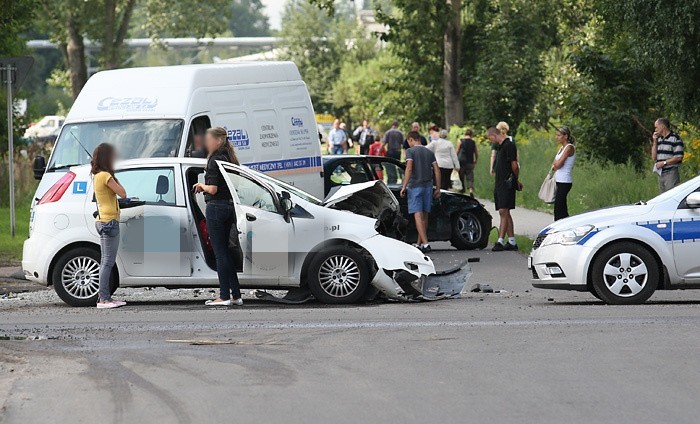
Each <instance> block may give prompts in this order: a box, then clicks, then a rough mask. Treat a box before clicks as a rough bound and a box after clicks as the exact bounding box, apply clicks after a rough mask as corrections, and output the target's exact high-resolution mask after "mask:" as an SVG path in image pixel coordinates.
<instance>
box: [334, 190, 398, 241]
mask: <svg viewBox="0 0 700 424" xmlns="http://www.w3.org/2000/svg"><path fill="white" fill-rule="evenodd" d="M323 206H325V207H327V208H330V209H337V210H344V211H348V212H352V213H355V214H358V215H362V216H366V217H369V218H374V219H376V220H377V226H376V229H377V232H378V233H379V234H382V235H385V236H387V237H392V238H396V239H402V238H403V235H404V234H405V232H406V227H407V224H408V221H406V219H405V218H404V217H403V216H402V215H401V213H400V210H399V201H398V200H396V197H395V196H394V194H393V193H392V192H391V190H390V189H389V187H387V185H386V184H385V183H384V181H379V180H377V181H368V182H366V183H359V184H351V185H347V186H340V187H337V188H334V189H333V190H331V192H330V193H328V196H327V197H326V199H325V200H324V201H323Z"/></svg>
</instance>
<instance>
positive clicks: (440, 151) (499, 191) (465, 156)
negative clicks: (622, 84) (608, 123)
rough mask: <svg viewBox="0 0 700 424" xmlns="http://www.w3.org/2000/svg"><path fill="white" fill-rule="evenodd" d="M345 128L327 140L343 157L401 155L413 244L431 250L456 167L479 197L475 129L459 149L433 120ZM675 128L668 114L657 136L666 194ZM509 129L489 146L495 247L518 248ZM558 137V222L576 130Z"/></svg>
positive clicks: (678, 146) (676, 159) (569, 182)
mask: <svg viewBox="0 0 700 424" xmlns="http://www.w3.org/2000/svg"><path fill="white" fill-rule="evenodd" d="M343 125H344V124H342V123H341V122H340V120H338V119H336V120H335V122H333V128H332V129H331V131H330V133H329V135H328V137H327V146H328V153H330V154H346V153H348V151H349V149H351V148H353V146H354V145H355V144H356V145H357V147H356V151H357V153H359V154H369V155H373V156H387V157H391V158H394V159H398V160H400V159H401V158H402V156H404V157H405V160H406V175H405V176H404V179H403V183H402V190H401V195H402V196H407V200H408V209H409V213H410V214H412V215H413V216H414V219H415V222H416V229H417V230H418V239H417V240H416V243H415V245H416V246H417V247H419V248H421V249H423V250H426V249H429V243H428V239H427V236H426V234H427V223H428V214H429V213H430V209H431V205H432V199H433V198H438V197H439V196H440V190H441V189H442V190H448V189H450V188H452V174H453V172H454V171H457V174H458V178H459V182H460V183H461V187H462V192H463V193H469V195H471V196H472V197H473V196H474V169H475V167H476V165H477V162H478V160H479V149H478V145H477V143H476V142H475V141H474V139H473V136H474V133H473V131H472V130H471V129H467V130H466V131H465V133H464V136H463V137H462V138H460V140H459V141H458V143H457V148H456V149H455V145H454V144H453V143H452V141H450V140H449V139H448V138H449V132H448V131H447V130H446V129H441V128H440V127H438V126H437V125H434V124H431V125H429V127H428V137H427V138H426V137H425V136H423V135H422V134H421V126H420V124H419V123H418V122H413V123H411V126H410V131H409V132H408V134H407V136H406V137H404V134H403V133H402V132H401V130H400V129H399V126H400V123H399V122H398V121H394V122H393V123H392V125H391V128H390V129H389V130H387V131H386V132H385V133H384V136H383V137H381V136H380V134H379V132H378V131H377V130H375V129H374V128H372V126H371V125H370V122H369V121H368V120H367V119H365V120H363V121H362V125H360V126H358V127H357V128H356V129H355V130H354V131H353V132H352V134H349V133H348V132H347V131H346V130H345V128H344V126H343ZM671 128H672V126H671V123H670V122H669V120H668V119H667V118H659V119H658V120H657V121H656V122H655V125H654V132H653V134H652V149H651V155H652V159H653V160H654V171H655V172H656V173H657V174H658V180H659V191H660V192H661V193H663V192H665V191H667V190H670V189H671V188H673V187H675V186H676V185H678V184H679V183H680V173H679V167H680V165H681V163H682V161H683V154H684V149H683V147H684V146H683V141H682V140H681V138H680V136H679V135H678V134H677V133H675V132H674V131H673V130H672V129H671ZM509 131H510V127H509V125H508V123H506V122H503V121H502V122H499V123H498V124H496V125H495V126H493V127H490V128H488V130H487V132H486V136H487V138H488V140H489V142H490V143H491V158H490V164H489V170H490V173H491V176H493V178H494V190H493V200H494V203H495V208H496V210H497V212H498V215H499V218H500V225H499V228H498V240H497V241H496V243H495V244H494V246H493V248H492V250H493V251H496V252H499V251H506V250H518V246H517V243H516V239H515V231H514V223H513V217H512V215H511V210H513V209H515V204H516V197H517V196H516V193H517V192H518V191H521V190H522V189H523V185H522V183H520V181H519V176H520V155H519V154H518V148H517V145H516V141H515V138H514V137H513V136H511V135H509V134H508V133H509ZM555 140H556V143H557V145H558V150H557V153H556V154H555V156H554V158H553V160H552V165H551V170H550V171H551V173H553V182H554V184H555V186H554V187H555V188H554V195H553V196H552V200H551V203H553V207H554V220H555V221H558V220H560V219H564V218H566V217H568V216H569V207H568V196H569V193H570V191H571V189H572V187H573V169H574V164H575V161H576V138H575V137H574V135H573V134H572V131H571V128H569V127H568V126H561V127H558V128H557V129H556V131H555ZM388 177H390V178H389V181H387V183H388V184H394V183H397V179H396V176H388ZM433 188H434V190H433ZM547 201H548V202H550V200H547Z"/></svg>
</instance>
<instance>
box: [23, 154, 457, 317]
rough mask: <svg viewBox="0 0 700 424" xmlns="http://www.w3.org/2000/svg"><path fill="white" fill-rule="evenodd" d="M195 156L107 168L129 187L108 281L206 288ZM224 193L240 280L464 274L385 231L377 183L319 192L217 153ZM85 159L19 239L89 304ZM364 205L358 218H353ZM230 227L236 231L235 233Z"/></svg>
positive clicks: (336, 297) (340, 292)
mask: <svg viewBox="0 0 700 424" xmlns="http://www.w3.org/2000/svg"><path fill="white" fill-rule="evenodd" d="M205 165H206V162H205V160H203V159H189V158H163V159H141V160H134V161H126V162H122V163H120V164H119V169H118V171H117V173H116V175H117V178H118V179H119V181H120V182H121V183H122V184H123V185H124V187H125V189H126V192H127V194H128V195H129V196H133V197H134V198H138V201H132V202H125V203H124V204H123V205H122V223H121V234H120V237H121V240H120V246H119V251H118V255H117V262H116V267H115V269H114V273H113V275H112V289H113V290H116V289H117V287H119V286H121V287H155V286H161V287H168V288H188V287H191V288H194V287H216V286H217V285H218V283H217V276H216V271H215V267H216V265H215V261H214V256H213V252H212V250H211V246H210V245H209V241H208V235H207V232H206V231H207V230H206V223H205V221H204V213H203V212H204V207H205V205H204V199H203V198H202V197H201V195H195V194H192V193H191V192H190V190H188V188H189V187H192V185H193V184H194V183H196V182H198V181H199V182H202V181H203V178H204V168H205ZM219 166H220V167H221V170H222V172H223V174H224V176H225V179H226V182H227V184H228V185H229V187H230V188H231V192H232V193H234V201H235V203H236V213H237V217H238V225H237V230H238V231H237V232H232V237H231V238H232V242H231V249H232V250H233V251H234V255H235V257H236V263H237V266H238V271H239V277H240V282H241V286H242V287H243V288H257V289H283V290H284V289H287V290H292V291H294V290H297V291H303V290H308V291H309V292H310V293H312V294H313V296H314V297H315V298H316V299H318V300H319V301H321V302H325V303H352V302H357V301H360V300H362V299H370V298H372V297H374V296H377V295H382V296H384V297H386V298H389V299H397V300H411V299H436V298H442V297H448V296H453V295H457V294H459V293H460V292H461V290H462V288H463V287H464V285H465V284H466V280H467V279H468V277H469V275H470V270H469V268H468V267H458V268H456V269H453V270H450V271H449V272H445V273H444V274H449V275H437V274H436V272H435V267H434V265H433V262H432V261H431V260H430V258H429V257H427V256H425V255H424V254H423V253H421V252H420V251H419V250H418V249H416V248H414V247H412V246H410V245H408V244H406V243H403V242H400V241H397V240H395V239H393V238H390V237H387V236H385V235H383V234H388V232H391V231H400V230H401V226H402V222H400V219H401V218H400V217H398V214H397V211H398V202H397V200H396V198H395V197H394V196H393V195H392V194H391V192H390V191H389V190H388V189H387V188H386V186H385V185H384V183H383V182H381V181H373V182H369V183H365V184H358V185H353V186H350V187H343V188H341V189H340V190H338V191H337V192H335V193H333V194H332V195H331V196H330V197H329V198H328V199H327V200H326V201H325V202H322V201H320V200H318V199H316V198H314V197H313V196H311V195H309V194H307V193H305V192H302V191H300V190H299V189H297V188H295V187H292V186H289V185H287V184H285V183H282V182H280V181H278V180H276V179H273V178H271V177H269V176H266V175H264V174H261V173H258V172H255V171H252V170H250V169H248V168H245V167H241V166H236V165H231V164H228V163H220V164H219ZM89 172H90V167H89V166H87V165H83V166H77V167H73V168H71V170H70V172H68V173H67V174H65V175H64V176H63V177H62V178H61V179H60V180H59V181H58V182H56V184H54V186H53V187H51V189H49V191H48V192H47V193H46V194H45V195H44V196H43V197H42V198H41V199H40V200H39V201H38V203H37V204H36V205H35V206H34V207H33V210H32V214H31V222H30V236H29V238H28V239H27V240H26V241H25V243H24V253H23V259H22V267H23V269H24V273H25V275H26V277H27V278H28V279H30V280H32V281H36V282H39V283H42V284H45V285H53V287H54V289H55V290H56V293H57V294H58V295H59V296H60V297H61V299H63V300H64V301H65V302H66V303H68V304H70V305H73V306H88V305H94V304H95V302H96V299H97V288H98V269H99V260H100V249H99V239H98V235H97V232H96V230H95V226H94V218H93V213H94V212H95V210H96V205H95V202H94V196H93V187H92V182H91V178H90V175H89ZM363 215H364V216H363ZM236 233H237V234H236Z"/></svg>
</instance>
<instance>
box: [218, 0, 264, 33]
mask: <svg viewBox="0 0 700 424" xmlns="http://www.w3.org/2000/svg"><path fill="white" fill-rule="evenodd" d="M228 27H229V30H231V33H232V34H233V35H234V36H235V37H266V36H268V35H270V23H269V21H268V18H267V15H265V13H264V6H263V4H262V1H260V0H231V19H230V21H229V25H228Z"/></svg>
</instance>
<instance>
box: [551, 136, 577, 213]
mask: <svg viewBox="0 0 700 424" xmlns="http://www.w3.org/2000/svg"><path fill="white" fill-rule="evenodd" d="M556 137H557V144H560V145H561V147H560V148H559V151H558V152H557V155H556V156H555V157H554V162H552V171H554V180H555V181H556V191H555V195H554V220H555V221H558V220H560V219H562V218H566V217H568V216H569V208H568V205H567V202H566V198H567V196H568V195H569V191H571V186H572V184H573V177H572V171H573V169H574V161H575V160H576V146H574V143H575V141H576V139H575V138H574V137H573V136H572V135H571V129H570V128H569V127H566V126H563V127H560V128H558V129H557V133H556Z"/></svg>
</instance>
